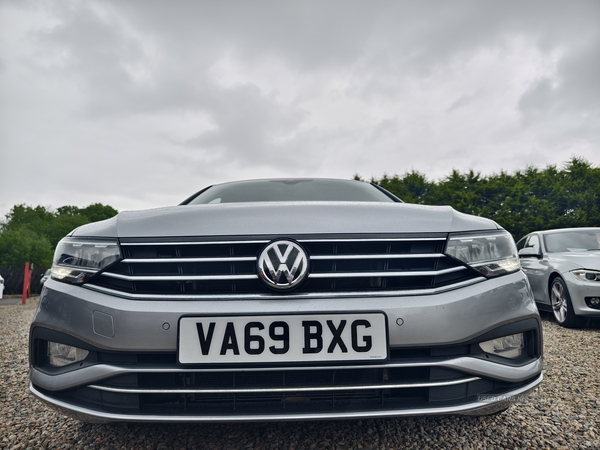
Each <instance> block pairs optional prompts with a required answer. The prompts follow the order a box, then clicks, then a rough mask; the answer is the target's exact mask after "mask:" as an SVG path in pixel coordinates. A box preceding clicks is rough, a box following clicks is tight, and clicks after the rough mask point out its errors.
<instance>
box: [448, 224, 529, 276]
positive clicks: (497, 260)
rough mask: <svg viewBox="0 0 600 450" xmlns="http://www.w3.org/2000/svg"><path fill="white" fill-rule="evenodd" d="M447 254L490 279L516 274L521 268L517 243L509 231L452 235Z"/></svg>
mask: <svg viewBox="0 0 600 450" xmlns="http://www.w3.org/2000/svg"><path fill="white" fill-rule="evenodd" d="M445 253H446V254H447V255H449V256H452V257H453V258H456V259H458V260H460V261H462V262H465V263H467V264H468V265H469V266H471V267H472V268H473V269H475V270H477V271H478V272H480V273H481V274H482V275H483V276H485V277H488V278H492V277H498V276H500V275H506V274H508V273H512V272H516V271H518V270H519V269H520V268H521V263H520V262H519V256H518V254H517V247H516V246H515V241H514V240H513V238H512V236H511V235H510V234H509V233H508V232H507V231H499V232H494V233H489V234H487V233H486V234H483V233H482V234H460V235H459V234H456V235H452V234H451V235H450V238H449V239H448V244H447V246H446V252H445Z"/></svg>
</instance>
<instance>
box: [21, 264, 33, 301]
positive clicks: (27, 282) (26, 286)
mask: <svg viewBox="0 0 600 450" xmlns="http://www.w3.org/2000/svg"><path fill="white" fill-rule="evenodd" d="M32 274H33V270H32V269H30V268H29V261H28V262H26V263H25V271H24V273H23V297H22V299H21V304H22V305H24V304H25V303H27V297H29V295H30V294H31V275H32Z"/></svg>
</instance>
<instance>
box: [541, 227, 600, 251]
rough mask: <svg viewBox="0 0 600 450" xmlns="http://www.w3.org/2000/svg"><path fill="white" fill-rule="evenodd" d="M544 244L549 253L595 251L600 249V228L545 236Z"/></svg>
mask: <svg viewBox="0 0 600 450" xmlns="http://www.w3.org/2000/svg"><path fill="white" fill-rule="evenodd" d="M544 242H545V244H546V250H547V251H548V252H549V253H560V252H584V251H596V250H598V249H600V228H599V229H597V230H569V231H560V232H557V233H552V234H547V235H545V236H544Z"/></svg>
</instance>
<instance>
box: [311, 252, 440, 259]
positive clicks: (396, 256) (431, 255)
mask: <svg viewBox="0 0 600 450" xmlns="http://www.w3.org/2000/svg"><path fill="white" fill-rule="evenodd" d="M444 256H446V255H444V254H442V253H421V254H419V253H414V254H413V253H407V254H400V255H399V254H392V253H387V254H372V255H317V256H311V257H310V259H311V260H312V261H316V260H329V259H418V258H443V257H444Z"/></svg>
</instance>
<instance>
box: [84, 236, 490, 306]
mask: <svg viewBox="0 0 600 450" xmlns="http://www.w3.org/2000/svg"><path fill="white" fill-rule="evenodd" d="M285 238H286V239H294V236H286V237H285ZM446 238H447V236H446V235H445V234H436V235H424V236H418V237H415V236H386V237H353V238H347V237H340V238H331V237H328V238H319V237H308V238H307V237H295V240H296V241H297V242H298V243H299V244H300V245H301V246H302V247H303V248H304V249H305V251H306V253H307V254H308V256H309V260H310V265H309V275H308V277H307V279H306V280H305V282H303V283H302V284H301V285H300V286H299V287H298V288H296V289H295V290H293V291H292V292H289V293H286V294H283V295H284V296H285V297H290V296H294V295H295V296H307V295H308V296H310V295H325V296H326V295H328V294H329V295H335V296H340V295H343V294H362V293H365V292H367V293H371V294H377V293H379V294H382V295H392V294H396V295H402V294H411V295H415V294H419V293H434V292H436V291H442V290H448V289H452V288H455V287H458V286H462V285H464V284H468V283H472V282H474V281H477V280H479V279H481V278H480V277H479V276H478V275H477V274H476V273H475V272H473V271H472V270H470V269H469V268H468V267H466V266H465V265H463V264H462V263H460V262H458V261H456V260H454V259H452V258H450V257H448V256H446V255H444V254H443V253H442V252H443V250H444V247H445V243H446ZM272 239H273V237H268V238H260V239H247V240H239V239H221V240H219V241H214V240H213V241H211V240H205V241H200V240H177V241H174V240H153V241H148V240H147V241H133V240H122V241H121V246H122V249H123V255H124V259H123V260H122V261H120V262H119V263H117V264H116V265H114V266H111V267H110V268H109V269H108V270H106V271H104V272H102V273H101V274H100V275H98V276H96V277H95V278H94V279H92V280H91V282H90V283H88V284H87V286H88V287H90V288H93V289H96V290H101V291H105V292H108V293H112V294H115V295H121V296H125V297H130V298H164V297H170V298H178V297H180V298H185V297H194V298H197V297H223V296H235V297H236V298H240V297H255V296H282V294H281V292H277V293H276V292H273V291H272V290H271V289H270V288H269V287H267V286H266V285H265V284H264V283H263V282H261V280H260V279H259V278H258V275H257V258H258V255H259V254H260V252H261V250H262V249H263V248H264V247H265V246H266V245H267V244H268V243H269V242H271V240H272Z"/></svg>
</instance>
